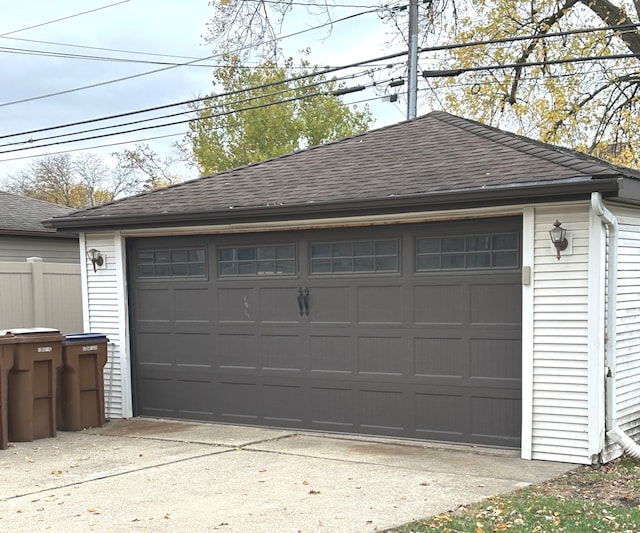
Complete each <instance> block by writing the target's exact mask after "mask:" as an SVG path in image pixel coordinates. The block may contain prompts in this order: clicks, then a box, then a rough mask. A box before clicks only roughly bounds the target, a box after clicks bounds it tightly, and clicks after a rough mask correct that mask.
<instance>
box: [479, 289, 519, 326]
mask: <svg viewBox="0 0 640 533" xmlns="http://www.w3.org/2000/svg"><path fill="white" fill-rule="evenodd" d="M469 296H470V298H469V301H470V308H471V323H472V324H520V321H521V318H520V316H521V314H522V296H521V290H520V282H519V280H518V281H516V282H513V283H508V284H507V283H504V282H503V283H500V284H498V283H488V284H486V285H485V284H474V285H472V286H471V288H470V295H469ZM492 302H500V305H492Z"/></svg>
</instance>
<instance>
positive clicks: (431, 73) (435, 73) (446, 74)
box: [422, 54, 640, 79]
mask: <svg viewBox="0 0 640 533" xmlns="http://www.w3.org/2000/svg"><path fill="white" fill-rule="evenodd" d="M638 57H640V54H611V55H607V56H587V57H571V58H564V59H548V60H546V61H531V62H528V63H505V64H504V65H487V66H480V67H460V68H456V69H448V70H424V71H423V72H422V76H423V77H424V78H425V79H426V78H451V77H454V76H459V75H460V74H464V73H466V72H479V71H485V70H503V69H509V68H516V67H540V66H544V65H562V64H566V63H586V62H588V61H607V60H610V59H638Z"/></svg>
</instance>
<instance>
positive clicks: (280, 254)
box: [218, 244, 296, 277]
mask: <svg viewBox="0 0 640 533" xmlns="http://www.w3.org/2000/svg"><path fill="white" fill-rule="evenodd" d="M295 257H296V247H295V245H293V244H281V245H273V246H229V247H224V248H219V249H218V272H219V273H220V276H222V277H226V276H265V275H266V276H269V275H271V276H277V275H291V274H295V273H296V259H295Z"/></svg>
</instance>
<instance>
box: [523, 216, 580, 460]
mask: <svg viewBox="0 0 640 533" xmlns="http://www.w3.org/2000/svg"><path fill="white" fill-rule="evenodd" d="M556 219H558V220H560V222H562V226H563V227H564V228H566V229H567V237H568V240H569V246H568V248H567V250H566V251H564V252H562V256H561V259H560V260H558V259H557V258H556V253H555V249H554V248H553V246H552V244H551V241H550V238H549V230H550V229H551V228H552V225H553V223H554V222H555V221H556ZM534 240H535V244H534V258H533V263H534V264H533V384H532V389H533V399H532V410H533V413H532V420H531V424H532V428H531V435H532V442H531V450H532V454H531V458H532V459H541V460H550V461H562V462H570V463H583V464H588V463H590V462H591V459H590V446H589V423H590V419H589V402H590V397H589V376H588V374H589V334H588V321H589V303H588V300H589V209H588V205H587V204H584V205H573V206H566V205H559V206H553V207H537V208H535V236H534Z"/></svg>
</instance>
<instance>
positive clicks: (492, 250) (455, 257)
mask: <svg viewBox="0 0 640 533" xmlns="http://www.w3.org/2000/svg"><path fill="white" fill-rule="evenodd" d="M519 248H520V247H519V238H518V234H517V233H501V234H495V235H466V236H447V237H429V238H424V239H417V246H416V270H417V271H418V272H420V271H433V270H464V269H487V268H489V269H498V268H517V267H518V265H519V261H520V249H519Z"/></svg>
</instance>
